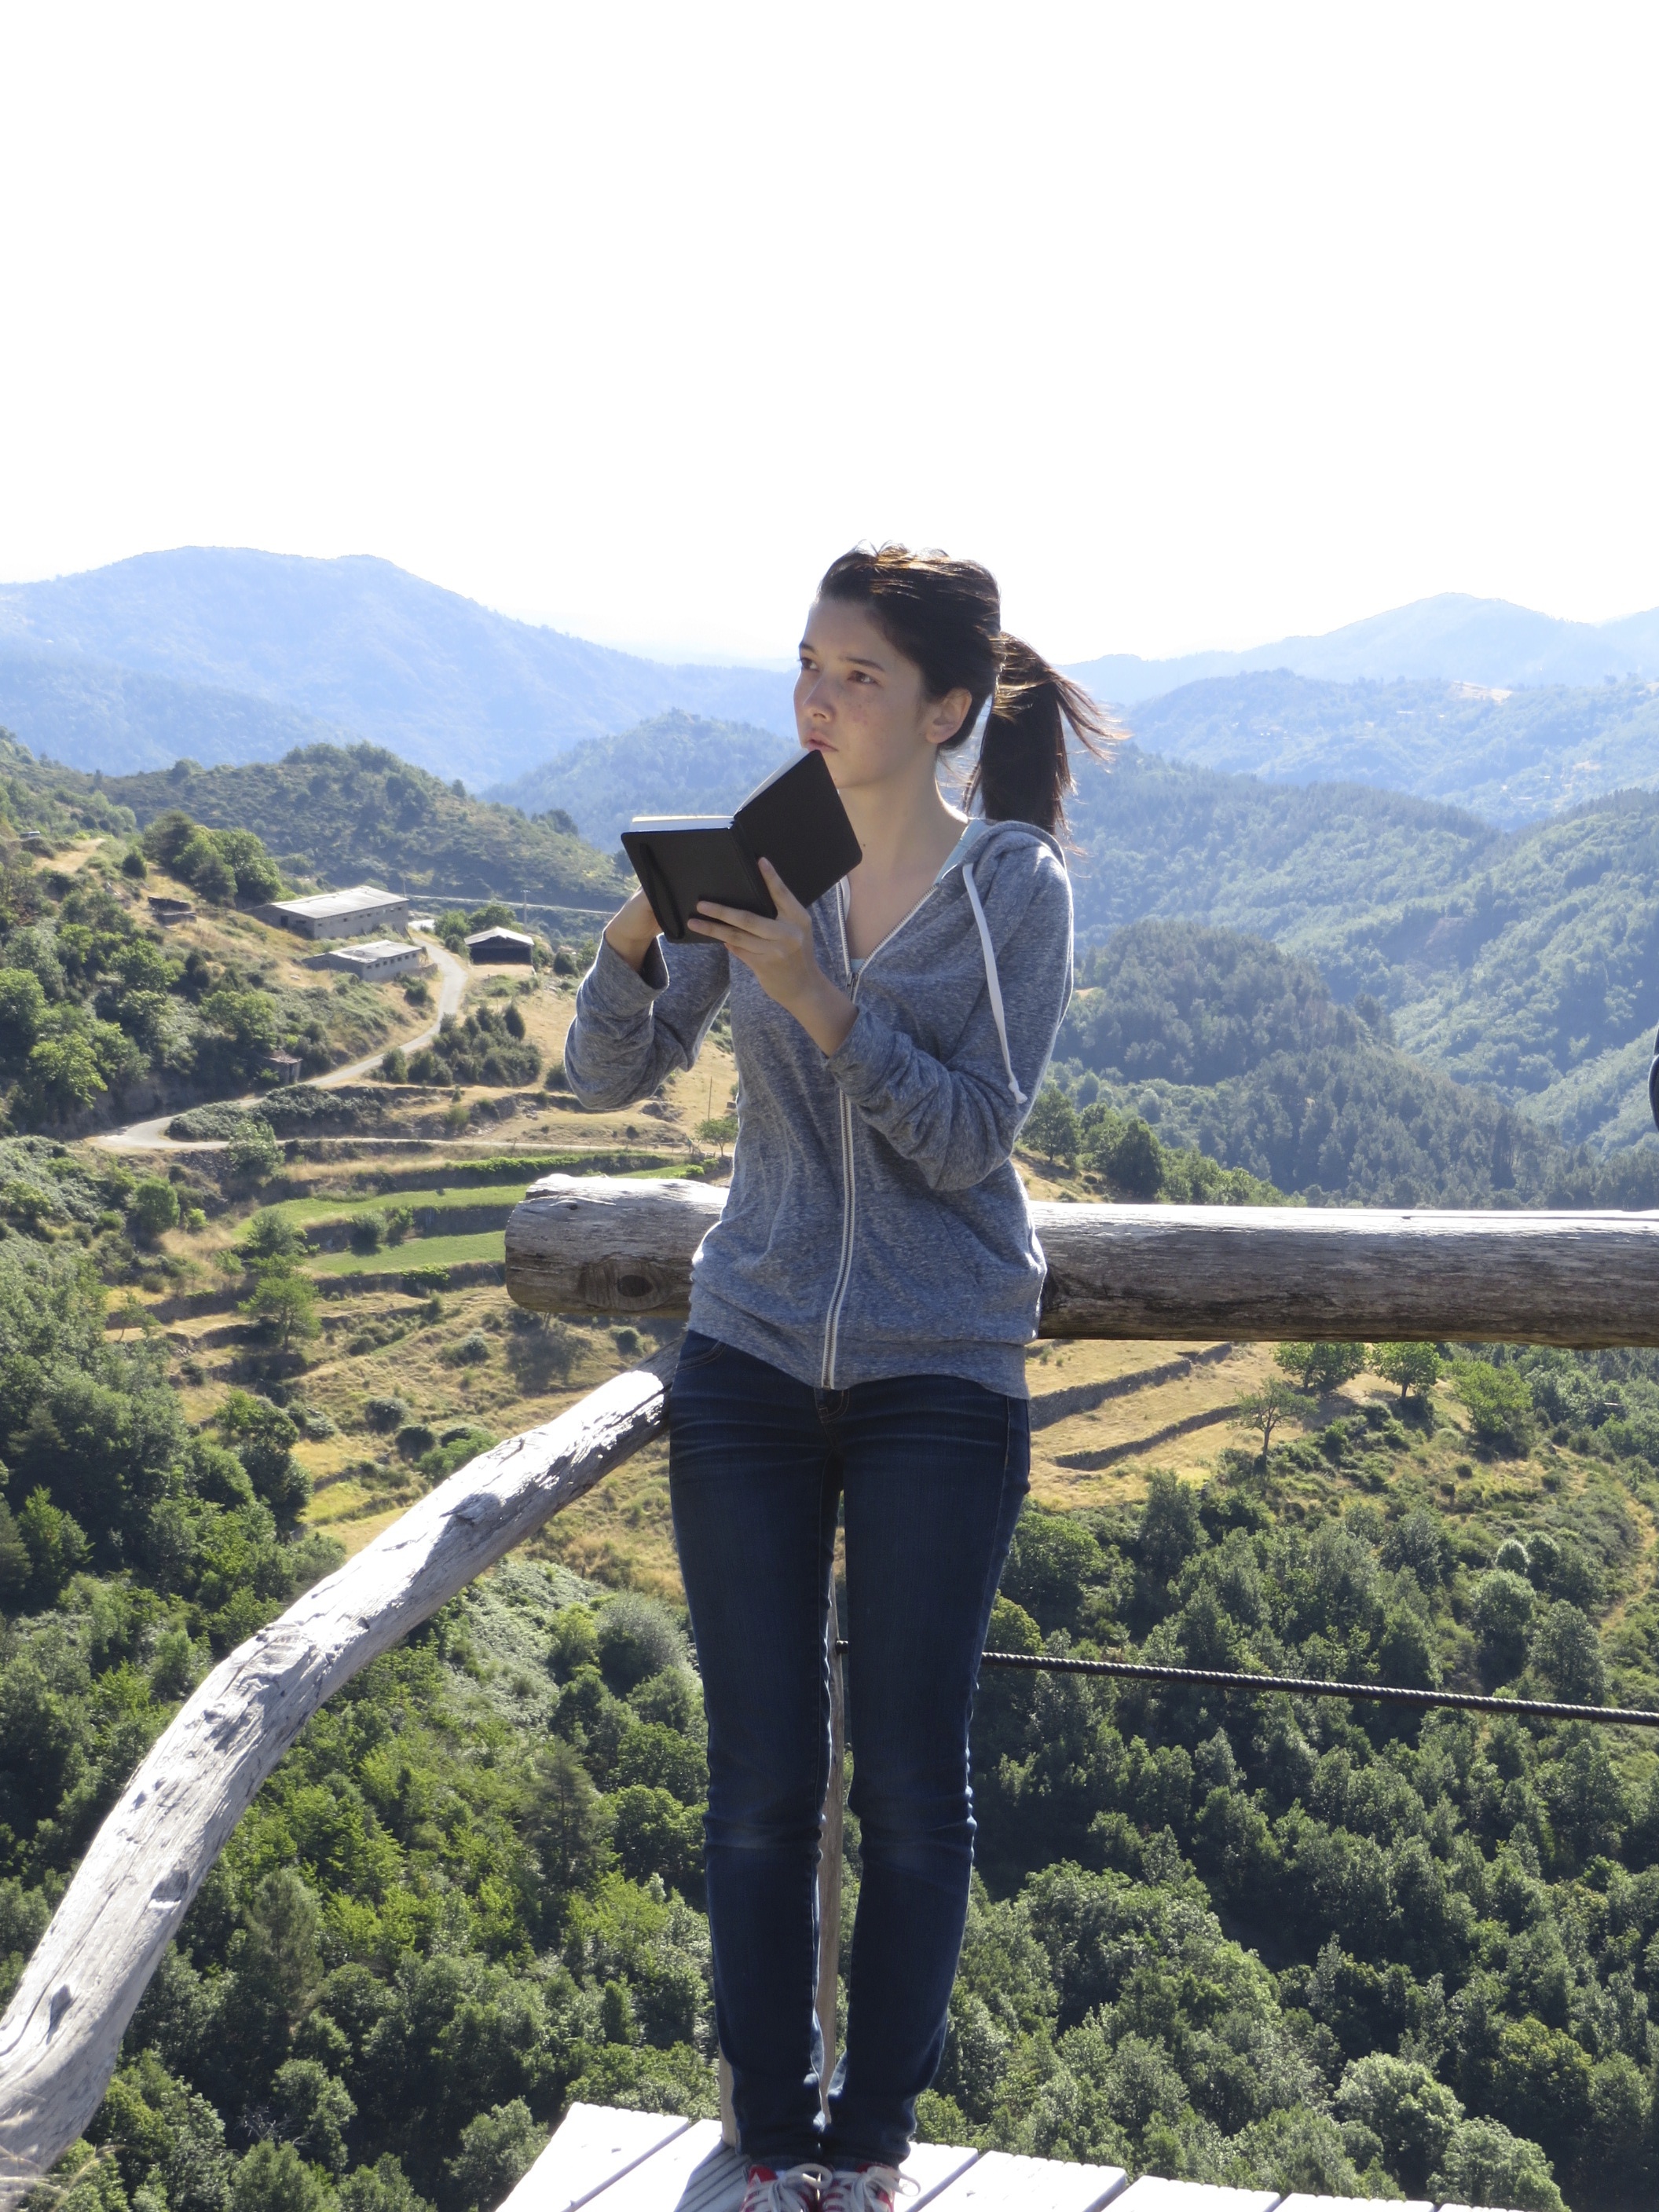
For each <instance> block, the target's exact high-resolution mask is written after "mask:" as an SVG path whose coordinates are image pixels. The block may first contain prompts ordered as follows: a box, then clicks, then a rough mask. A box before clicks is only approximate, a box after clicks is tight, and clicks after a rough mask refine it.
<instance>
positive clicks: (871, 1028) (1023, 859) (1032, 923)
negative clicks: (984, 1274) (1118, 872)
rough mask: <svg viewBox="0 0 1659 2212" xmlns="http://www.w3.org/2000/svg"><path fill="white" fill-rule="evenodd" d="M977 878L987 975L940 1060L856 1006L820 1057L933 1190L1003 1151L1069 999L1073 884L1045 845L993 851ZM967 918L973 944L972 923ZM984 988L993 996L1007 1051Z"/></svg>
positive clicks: (962, 1181) (968, 1181)
mask: <svg viewBox="0 0 1659 2212" xmlns="http://www.w3.org/2000/svg"><path fill="white" fill-rule="evenodd" d="M969 865H970V866H971V863H969ZM983 876H984V878H985V880H983V881H981V880H980V878H975V887H976V888H977V890H978V891H979V894H980V898H981V904H982V906H983V908H984V913H985V920H986V924H987V930H988V932H989V935H990V939H991V945H992V950H993V951H994V956H995V965H996V971H997V972H996V975H995V976H994V977H993V976H992V975H990V974H989V972H988V969H987V977H986V985H985V988H984V990H983V991H982V993H981V996H980V1000H979V1003H978V1005H977V1006H976V1007H975V1010H974V1013H973V1016H972V1018H971V1019H970V1020H969V1024H968V1027H967V1030H966V1031H965V1032H964V1034H963V1039H962V1042H961V1044H960V1046H959V1047H958V1048H957V1052H956V1053H955V1054H953V1055H952V1057H951V1060H949V1061H948V1062H947V1061H945V1060H936V1059H935V1058H934V1057H933V1054H931V1053H927V1052H924V1051H923V1050H922V1049H921V1046H920V1045H918V1044H917V1043H916V1042H915V1040H914V1039H913V1038H912V1037H910V1036H908V1035H907V1034H906V1032H905V1031H904V1030H901V1029H899V1028H897V1027H896V1026H895V1025H894V1024H892V1023H890V1022H889V1021H887V1020H885V1019H884V1018H883V1017H882V1016H881V1015H880V1014H878V1013H876V1012H872V1009H871V1008H870V1007H869V1006H860V1008H859V1012H858V1018H857V1020H856V1021H855V1022H854V1024H853V1026H852V1028H851V1029H850V1030H848V1034H847V1036H846V1039H845V1041H844V1042H842V1046H841V1048H840V1049H839V1050H838V1051H837V1052H835V1053H833V1054H831V1055H830V1057H829V1061H828V1063H827V1064H828V1066H829V1072H830V1073H831V1074H832V1075H833V1076H834V1077H835V1079H836V1082H837V1083H838V1084H839V1085H841V1087H842V1091H845V1093H846V1094H847V1097H848V1099H849V1100H850V1101H851V1102H852V1104H853V1106H854V1109H856V1111H857V1112H859V1113H860V1114H861V1115H863V1116H864V1118H865V1120H866V1121H867V1122H868V1123H869V1124H870V1126H871V1127H872V1128H873V1129H875V1130H877V1131H878V1133H880V1134H881V1135H882V1136H883V1137H884V1138H885V1139H886V1140H887V1142H888V1143H889V1144H890V1146H892V1147H893V1149H894V1151H895V1152H898V1153H899V1154H900V1155H901V1156H902V1158H905V1159H907V1160H908V1161H910V1162H911V1163H912V1164H913V1165H915V1167H916V1168H918V1169H919V1170H921V1174H922V1176H924V1177H925V1178H926V1180H927V1185H928V1187H929V1188H930V1189H933V1190H966V1189H969V1188H971V1187H972V1185H974V1184H975V1183H977V1182H983V1181H984V1179H985V1177H986V1176H987V1175H989V1174H990V1173H991V1172H992V1170H994V1169H995V1168H999V1167H1000V1166H1001V1165H1002V1164H1003V1162H1004V1161H1005V1160H1006V1159H1007V1158H1009V1157H1010V1155H1011V1154H1012V1152H1013V1148H1014V1139H1015V1137H1016V1136H1017V1135H1018V1133H1019V1127H1020V1124H1021V1123H1022V1122H1023V1121H1024V1119H1025V1116H1026V1115H1027V1114H1028V1113H1029V1112H1030V1104H1031V1100H1032V1098H1033V1097H1035V1096H1036V1089H1037V1085H1039V1084H1040V1083H1041V1081H1042V1073H1043V1070H1044V1069H1045V1068H1046V1067H1047V1066H1048V1056H1049V1054H1050V1053H1051V1052H1052V1051H1053V1050H1054V1037H1055V1035H1056V1033H1057V1032H1058V1030H1059V1028H1060V1018H1061V1016H1062V1015H1063V1014H1064V1013H1065V1012H1066V1006H1067V1005H1068V1003H1069V1002H1070V1000H1071V996H1072V887H1071V884H1069V882H1068V881H1067V880H1066V871H1065V869H1064V867H1063V866H1061V865H1060V861H1059V860H1057V859H1056V858H1055V856H1054V854H1053V852H1052V851H1050V850H1049V848H1048V847H1047V846H1046V845H1041V844H1038V843H1036V842H1035V841H1033V842H1032V843H1031V844H1030V845H1019V846H1015V847H1014V848H1012V849H1010V850H1007V851H1005V852H1003V853H1001V854H997V855H995V856H994V867H984V868H983ZM968 927H969V930H970V931H971V932H973V933H974V936H975V949H976V951H978V950H981V947H980V946H979V945H978V942H977V939H978V933H977V929H976V927H975V923H974V922H973V921H971V920H969V922H968ZM994 988H1000V993H1001V999H1002V1009H1003V1017H1004V1022H1005V1024H1006V1030H1007V1042H1008V1051H1007V1059H1006V1060H1005V1059H1004V1057H1003V1048H1002V1039H1001V1036H1000V1035H999V1032H998V1029H997V1023H996V1017H995V1013H994V996H993V993H994ZM1011 1070H1012V1079H1011ZM1016 1084H1017V1085H1018V1091H1019V1092H1020V1094H1022V1095H1021V1096H1018V1097H1017V1096H1016V1094H1015V1085H1016Z"/></svg>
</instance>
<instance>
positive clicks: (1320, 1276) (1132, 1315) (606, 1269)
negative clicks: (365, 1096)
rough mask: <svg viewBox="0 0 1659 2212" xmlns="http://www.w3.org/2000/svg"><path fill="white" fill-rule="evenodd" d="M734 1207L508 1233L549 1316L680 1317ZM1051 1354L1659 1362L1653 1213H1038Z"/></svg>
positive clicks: (589, 1195) (515, 1289)
mask: <svg viewBox="0 0 1659 2212" xmlns="http://www.w3.org/2000/svg"><path fill="white" fill-rule="evenodd" d="M725 1203H726V1194H725V1193H724V1192H723V1191H721V1190H719V1189H715V1188H710V1187H709V1186H708V1184H705V1183H692V1182H629V1181H628V1180H627V1179H626V1178H624V1177H620V1176H617V1177H610V1176H547V1177H545V1178H544V1180H543V1181H542V1182H538V1183H534V1184H532V1186H531V1189H530V1192H529V1194H528V1196H527V1197H526V1199H525V1200H524V1201H523V1203H522V1204H521V1205H520V1206H515V1207H514V1208H513V1212H512V1215H511V1216H510V1217H509V1218H508V1221H507V1289H508V1290H509V1291H511V1293H512V1295H513V1297H514V1298H515V1299H516V1300H517V1301H518V1303H519V1304H520V1305H524V1306H531V1307H534V1308H535V1309H537V1310H538V1311H541V1312H544V1313H580V1312H583V1311H586V1312H589V1313H614V1314H634V1315H639V1316H651V1315H657V1316H671V1315H683V1314H684V1312H685V1310H686V1304H687V1300H688V1298H689V1297H690V1286H691V1257H692V1255H693V1254H694V1253H695V1252H696V1249H697V1246H698V1245H699V1244H700V1243H702V1239H703V1237H705V1236H706V1235H707V1233H708V1231H709V1230H710V1229H711V1228H713V1226H714V1223H715V1222H716V1221H717V1220H718V1219H719V1218H720V1211H721V1209H722V1207H723V1206H724V1205H725ZM1032 1212H1033V1214H1034V1215H1035V1217H1036V1230H1037V1235H1038V1237H1040V1238H1041V1239H1042V1249H1043V1251H1044V1253H1045V1255H1047V1258H1048V1288H1047V1291H1046V1292H1045V1294H1044V1297H1043V1303H1042V1332H1041V1333H1042V1334H1043V1335H1044V1336H1101V1337H1130V1338H1134V1339H1137V1340H1158V1339H1163V1340H1209V1339H1212V1338H1215V1337H1231V1338H1233V1339H1235V1340H1238V1339H1255V1340H1266V1341H1267V1342H1273V1343H1283V1342H1286V1341H1291V1340H1305V1339H1310V1338H1312V1339H1323V1340H1343V1339H1346V1340H1359V1341H1364V1342H1371V1343H1378V1342H1390V1341H1412V1340H1439V1339H1442V1338H1452V1339H1456V1340H1462V1341H1464V1342H1468V1341H1471V1340H1474V1341H1491V1342H1502V1343H1508V1344H1563V1345H1577V1346H1596V1345H1614V1344H1618V1345H1659V1214H1652V1213H1522V1212H1501V1213H1500V1212H1493V1213H1432V1212H1415V1211H1413V1212H1371V1211H1364V1212H1362V1211H1360V1210H1359V1209H1358V1208H1354V1207H1336V1206H1332V1207H1315V1206H1306V1207H1304V1206H1034V1207H1033V1208H1032Z"/></svg>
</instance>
